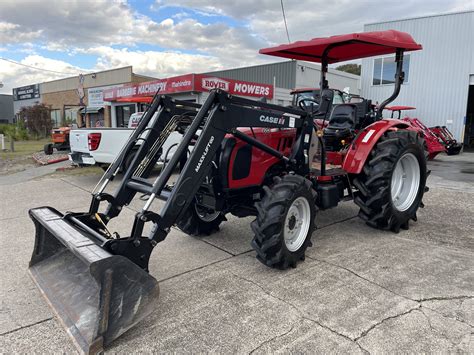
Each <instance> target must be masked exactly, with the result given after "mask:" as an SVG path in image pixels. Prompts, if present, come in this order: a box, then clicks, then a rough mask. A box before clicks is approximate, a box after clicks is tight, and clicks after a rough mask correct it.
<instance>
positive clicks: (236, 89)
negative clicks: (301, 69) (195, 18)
mask: <svg viewBox="0 0 474 355" xmlns="http://www.w3.org/2000/svg"><path fill="white" fill-rule="evenodd" d="M158 89H160V93H162V94H173V93H180V92H192V91H194V92H208V91H210V90H212V89H222V90H225V91H227V92H229V93H230V94H233V95H239V96H251V97H266V98H268V99H271V98H273V89H274V88H273V85H269V84H260V83H252V82H247V81H241V80H232V79H222V78H217V77H215V76H211V75H205V74H186V75H180V76H176V77H172V78H167V79H160V80H153V81H148V82H144V83H139V84H130V85H124V86H122V87H120V88H112V89H108V90H104V94H103V100H104V101H115V100H117V99H120V98H132V97H143V96H153V95H154V94H155V93H156V92H157V90H158Z"/></svg>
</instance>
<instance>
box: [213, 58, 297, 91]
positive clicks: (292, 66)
mask: <svg viewBox="0 0 474 355" xmlns="http://www.w3.org/2000/svg"><path fill="white" fill-rule="evenodd" d="M295 73H296V61H287V62H281V63H271V64H263V65H256V66H253V67H245V68H237V69H229V70H220V71H214V72H208V73H204V74H210V75H216V76H218V77H222V78H228V79H234V80H244V81H252V82H255V83H262V84H271V85H273V84H274V82H273V80H274V79H273V78H275V82H276V86H277V87H279V88H286V89H293V88H294V87H295V83H296V82H295V80H296V74H295Z"/></svg>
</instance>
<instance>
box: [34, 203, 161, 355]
mask: <svg viewBox="0 0 474 355" xmlns="http://www.w3.org/2000/svg"><path fill="white" fill-rule="evenodd" d="M29 214H30V217H31V219H32V220H33V222H34V224H35V227H36V239H35V248H34V251H33V255H32V257H31V261H30V267H29V272H30V274H31V276H32V278H33V280H34V281H35V283H36V285H37V286H38V288H39V289H40V290H41V292H42V294H43V295H44V297H45V298H46V300H47V302H48V303H49V305H50V306H51V307H52V308H53V310H54V312H55V313H56V315H57V316H58V317H59V319H60V320H61V322H62V324H63V326H64V327H65V328H66V331H67V332H68V334H69V335H70V336H71V338H72V339H73V341H74V343H75V345H76V346H77V347H78V349H79V350H80V351H81V352H83V353H86V354H89V353H98V352H100V351H101V350H102V349H103V346H105V345H107V344H109V343H110V342H112V341H113V340H114V339H116V338H117V337H118V336H120V335H121V334H123V333H124V332H125V331H127V330H128V329H129V328H131V327H132V326H134V325H135V324H136V323H138V322H139V321H140V320H142V319H143V318H144V317H146V316H147V315H148V314H150V313H151V312H152V311H153V310H154V303H155V301H156V300H157V299H158V294H159V288H158V282H157V281H156V280H155V278H153V277H152V276H150V275H149V274H148V273H147V272H146V271H144V270H143V269H141V268H140V267H138V266H137V265H136V264H135V263H133V262H131V261H130V260H129V259H127V258H125V257H123V256H119V255H113V254H111V253H109V252H108V251H106V250H104V249H103V248H101V247H100V246H99V245H97V244H95V243H94V242H93V241H92V240H91V239H89V238H88V237H87V236H86V234H85V232H83V231H80V230H78V229H76V228H75V227H73V226H72V225H71V224H69V223H68V222H67V221H66V220H65V219H63V215H62V214H61V213H59V212H58V211H56V210H54V209H52V208H50V207H41V208H36V209H32V210H30V211H29Z"/></svg>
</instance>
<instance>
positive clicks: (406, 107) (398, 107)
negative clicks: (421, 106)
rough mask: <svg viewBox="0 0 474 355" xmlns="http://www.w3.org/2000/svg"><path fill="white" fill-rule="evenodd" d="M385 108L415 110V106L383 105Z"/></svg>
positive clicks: (390, 109)
mask: <svg viewBox="0 0 474 355" xmlns="http://www.w3.org/2000/svg"><path fill="white" fill-rule="evenodd" d="M385 109H386V110H389V111H409V110H416V107H413V106H390V107H385Z"/></svg>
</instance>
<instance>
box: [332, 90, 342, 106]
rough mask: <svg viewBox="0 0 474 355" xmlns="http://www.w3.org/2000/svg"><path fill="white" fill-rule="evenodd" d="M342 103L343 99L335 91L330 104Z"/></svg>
mask: <svg viewBox="0 0 474 355" xmlns="http://www.w3.org/2000/svg"><path fill="white" fill-rule="evenodd" d="M343 103H344V99H343V98H342V96H341V94H340V93H339V92H337V91H335V92H334V97H333V99H332V104H333V105H339V104H343Z"/></svg>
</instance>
